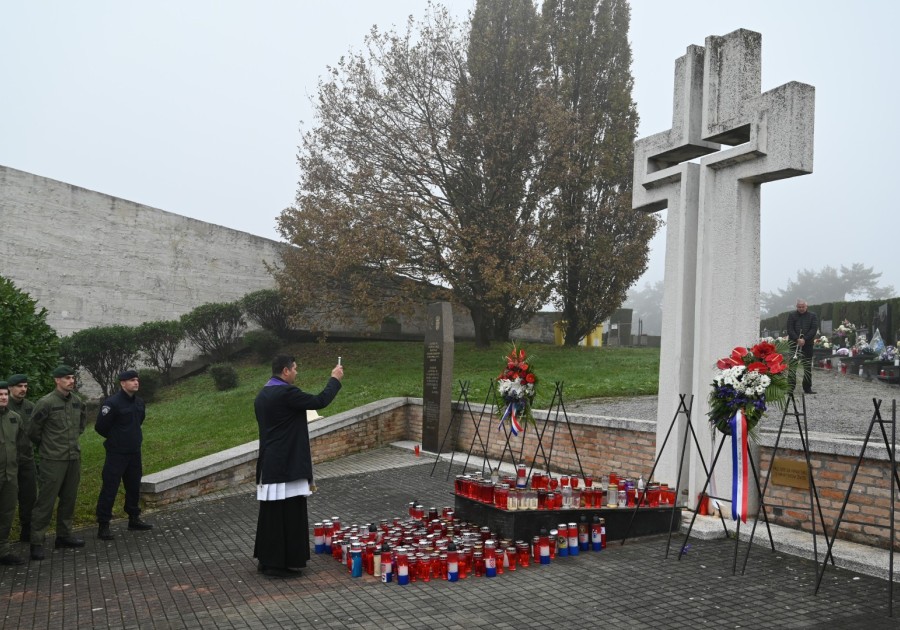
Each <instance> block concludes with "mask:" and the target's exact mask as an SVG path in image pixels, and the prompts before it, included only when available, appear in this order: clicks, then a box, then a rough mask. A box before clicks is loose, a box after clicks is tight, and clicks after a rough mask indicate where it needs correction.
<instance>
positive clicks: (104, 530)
mask: <svg viewBox="0 0 900 630" xmlns="http://www.w3.org/2000/svg"><path fill="white" fill-rule="evenodd" d="M97 538H99V539H100V540H112V539H113V538H115V536H114V535H113V533H112V532H111V531H109V523H100V527H99V528H97Z"/></svg>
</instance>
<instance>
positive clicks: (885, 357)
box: [881, 346, 900, 361]
mask: <svg viewBox="0 0 900 630" xmlns="http://www.w3.org/2000/svg"><path fill="white" fill-rule="evenodd" d="M898 356H900V353H898V352H897V347H896V346H886V347H885V349H884V352H882V353H881V360H882V361H894V360H895V359H897V357H898Z"/></svg>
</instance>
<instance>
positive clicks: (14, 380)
mask: <svg viewBox="0 0 900 630" xmlns="http://www.w3.org/2000/svg"><path fill="white" fill-rule="evenodd" d="M6 382H7V383H9V385H10V386H12V385H21V384H22V383H27V382H28V375H27V374H11V375H10V377H9V378H8V379H6Z"/></svg>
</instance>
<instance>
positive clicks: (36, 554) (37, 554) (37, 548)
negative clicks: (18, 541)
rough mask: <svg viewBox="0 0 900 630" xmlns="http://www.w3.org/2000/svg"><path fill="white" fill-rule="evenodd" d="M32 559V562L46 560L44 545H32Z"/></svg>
mask: <svg viewBox="0 0 900 630" xmlns="http://www.w3.org/2000/svg"><path fill="white" fill-rule="evenodd" d="M31 559H32V560H43V559H44V545H31Z"/></svg>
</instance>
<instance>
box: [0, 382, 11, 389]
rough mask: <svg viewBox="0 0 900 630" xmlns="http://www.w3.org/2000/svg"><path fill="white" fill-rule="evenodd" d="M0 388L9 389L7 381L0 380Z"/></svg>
mask: <svg viewBox="0 0 900 630" xmlns="http://www.w3.org/2000/svg"><path fill="white" fill-rule="evenodd" d="M0 389H6V390H8V389H9V383H7V382H6V381H0Z"/></svg>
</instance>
